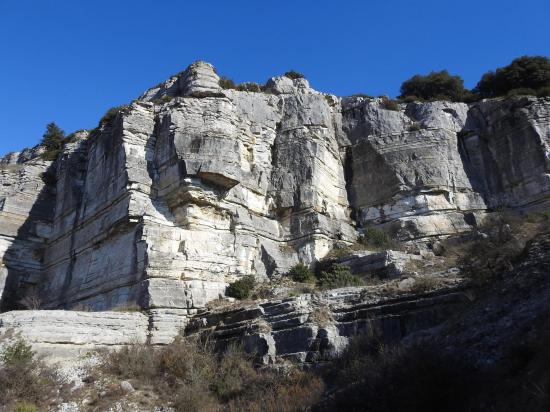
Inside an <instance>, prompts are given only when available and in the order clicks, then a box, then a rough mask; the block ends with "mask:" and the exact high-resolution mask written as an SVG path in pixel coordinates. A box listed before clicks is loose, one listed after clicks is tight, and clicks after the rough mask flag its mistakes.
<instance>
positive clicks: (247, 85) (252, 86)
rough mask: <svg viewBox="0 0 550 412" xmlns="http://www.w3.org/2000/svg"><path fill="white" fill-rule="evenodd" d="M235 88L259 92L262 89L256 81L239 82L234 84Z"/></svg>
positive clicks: (242, 90)
mask: <svg viewBox="0 0 550 412" xmlns="http://www.w3.org/2000/svg"><path fill="white" fill-rule="evenodd" d="M235 89H236V90H239V91H241V92H255V93H260V92H261V91H262V86H260V85H259V84H258V83H254V82H245V83H241V84H239V85H238V86H236V87H235Z"/></svg>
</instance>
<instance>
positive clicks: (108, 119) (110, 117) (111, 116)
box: [99, 105, 128, 125]
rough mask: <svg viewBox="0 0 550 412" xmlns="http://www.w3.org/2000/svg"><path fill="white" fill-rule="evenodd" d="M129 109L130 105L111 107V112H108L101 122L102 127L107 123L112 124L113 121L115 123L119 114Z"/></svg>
mask: <svg viewBox="0 0 550 412" xmlns="http://www.w3.org/2000/svg"><path fill="white" fill-rule="evenodd" d="M127 107H128V105H122V106H115V107H111V108H110V109H109V110H107V112H105V114H104V115H103V117H102V118H101V120H100V121H99V124H100V125H105V124H107V123H110V122H111V121H113V120H114V119H115V118H116V117H117V116H118V114H119V113H120V112H121V111H122V110H123V109H126V108H127Z"/></svg>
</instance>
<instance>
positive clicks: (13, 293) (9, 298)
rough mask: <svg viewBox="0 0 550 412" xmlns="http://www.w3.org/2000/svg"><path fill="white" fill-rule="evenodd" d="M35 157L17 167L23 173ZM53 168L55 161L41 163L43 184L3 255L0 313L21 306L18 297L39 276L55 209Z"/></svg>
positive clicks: (35, 283) (30, 288)
mask: <svg viewBox="0 0 550 412" xmlns="http://www.w3.org/2000/svg"><path fill="white" fill-rule="evenodd" d="M35 159H36V158H35ZM35 159H34V160H30V161H27V162H25V163H23V164H21V166H22V169H21V170H22V171H23V172H24V170H25V168H26V167H32V166H33V161H35ZM35 167H38V166H35ZM56 170H57V161H56V162H53V163H51V164H50V165H49V166H45V167H44V171H43V172H42V173H41V174H40V175H39V177H38V178H39V179H41V180H42V182H44V186H42V188H41V189H40V192H39V193H38V194H37V196H36V199H35V201H34V203H33V204H32V206H31V207H30V209H29V210H28V216H27V218H26V219H25V221H24V222H23V224H22V225H21V226H20V227H19V228H18V229H17V234H16V235H15V237H14V238H13V241H12V243H11V245H10V246H9V247H8V249H7V250H6V253H5V255H4V265H5V266H6V269H7V278H6V283H5V288H4V291H3V294H2V296H0V311H2V312H5V311H9V310H15V309H25V307H23V306H22V304H21V303H20V300H21V299H22V298H23V297H25V295H26V294H27V293H29V292H30V291H31V290H32V289H33V288H34V287H35V286H37V285H38V283H39V282H40V280H41V278H42V276H43V271H42V265H43V261H44V251H45V247H46V242H47V236H48V235H49V232H50V230H51V225H52V222H53V217H54V210H55V190H56V188H55V183H56ZM20 177H21V174H20ZM29 190H30V189H29ZM25 195H26V194H25V193H24V192H18V193H16V194H15V195H14V196H21V197H22V198H24V197H25ZM32 195H34V194H32ZM27 196H28V194H27Z"/></svg>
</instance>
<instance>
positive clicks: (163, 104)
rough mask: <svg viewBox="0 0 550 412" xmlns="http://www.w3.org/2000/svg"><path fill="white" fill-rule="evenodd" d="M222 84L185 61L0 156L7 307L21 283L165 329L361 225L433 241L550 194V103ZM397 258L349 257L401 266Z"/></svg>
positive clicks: (50, 300)
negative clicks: (78, 124) (117, 101)
mask: <svg viewBox="0 0 550 412" xmlns="http://www.w3.org/2000/svg"><path fill="white" fill-rule="evenodd" d="M218 81H219V78H218V76H217V74H216V72H215V70H214V68H213V67H212V66H211V65H209V64H207V63H204V62H196V63H194V64H192V65H191V66H190V67H189V68H187V69H186V70H185V71H183V72H182V73H179V74H178V75H176V76H173V77H172V78H170V79H169V80H167V81H166V82H164V83H162V84H161V85H159V86H157V87H155V88H153V89H150V90H148V91H147V92H145V93H144V94H143V95H142V96H141V98H139V99H138V100H136V101H134V102H133V103H132V104H130V105H129V106H128V107H126V108H124V109H122V110H120V112H119V113H118V114H117V115H116V116H114V117H113V118H112V119H110V120H109V121H105V122H103V123H102V124H101V125H100V127H99V128H98V129H97V130H95V131H94V132H93V133H92V135H90V136H88V133H86V132H83V133H77V134H76V136H75V137H74V138H73V139H72V140H71V142H68V143H67V145H66V146H65V148H64V151H63V153H62V155H61V157H60V158H59V159H58V160H57V161H56V162H54V163H51V162H46V161H44V160H42V159H41V158H40V154H42V153H43V152H44V148H43V147H40V146H38V147H37V148H35V149H32V150H25V151H22V152H21V153H15V154H11V155H8V156H6V157H4V158H2V159H1V160H0V172H1V174H0V183H1V185H0V257H1V259H2V260H1V264H0V293H1V294H2V302H3V303H2V305H3V308H4V309H13V308H16V307H17V300H18V299H19V298H20V297H21V296H22V295H23V294H24V289H30V288H31V287H32V286H36V288H37V289H38V291H39V292H40V297H41V300H42V305H43V307H45V308H73V307H88V308H89V309H92V310H107V309H111V308H115V307H121V306H122V307H124V306H127V305H132V304H133V305H138V306H140V307H142V308H145V309H149V310H150V311H151V312H150V313H151V314H152V315H151V321H152V323H153V324H158V327H155V326H153V328H152V330H153V331H154V333H152V339H154V340H155V339H157V340H158V341H159V342H166V340H167V339H169V336H172V334H173V331H174V330H176V329H178V328H180V327H182V326H184V325H185V324H186V322H187V316H188V315H189V314H190V313H191V312H193V311H196V310H197V309H202V308H204V307H205V305H206V303H207V302H209V301H211V300H215V299H218V298H220V297H223V295H224V293H225V289H226V287H227V285H228V284H229V283H231V282H233V281H234V280H236V279H238V278H239V277H241V276H243V275H248V274H252V275H254V276H256V277H258V278H266V277H273V276H277V275H280V274H283V273H286V272H287V271H288V270H289V269H290V267H292V266H293V265H294V264H296V263H298V262H305V263H307V264H310V263H315V262H316V261H318V260H320V259H321V258H323V257H324V256H326V255H327V253H328V252H330V250H331V249H333V248H334V246H335V245H349V244H351V243H353V242H355V241H356V239H357V237H358V233H359V232H360V231H361V229H363V228H364V227H365V226H366V225H372V224H374V225H380V227H382V228H383V229H384V230H388V231H393V232H395V233H396V234H397V236H398V237H399V238H400V239H402V240H407V241H419V242H418V243H420V242H431V243H433V240H431V239H430V238H438V237H441V236H446V235H449V234H454V233H460V232H466V231H469V230H471V229H472V228H473V227H475V226H476V225H477V224H478V223H479V222H480V221H482V219H483V217H484V215H485V214H486V213H487V210H488V209H489V208H496V207H498V206H512V207H531V206H534V205H541V204H543V203H544V202H545V201H546V200H547V198H548V194H549V193H550V186H549V184H548V176H550V172H549V164H548V153H549V146H550V142H549V139H550V132H549V130H550V127H549V121H548V119H549V115H548V111H549V110H550V109H549V107H550V101H549V100H548V99H545V98H529V97H522V98H511V99H494V100H490V101H482V102H478V103H474V104H471V105H467V104H464V103H450V102H426V103H418V102H417V103H408V104H404V103H401V104H397V105H393V106H391V105H388V103H387V102H386V101H385V99H369V98H362V97H351V98H344V99H340V98H337V97H336V96H331V95H325V94H322V93H319V92H317V91H315V90H314V89H312V88H311V87H309V84H308V82H307V81H306V80H305V79H295V80H292V79H289V78H287V77H285V76H282V77H274V78H272V79H271V80H270V81H268V84H267V89H268V90H269V91H270V93H260V92H244V91H237V90H221V89H220V87H219V85H218ZM389 109H392V110H389ZM393 109H395V110H393ZM352 216H353V218H354V219H355V222H354V221H353V220H352ZM356 229H359V230H356ZM434 240H435V239H434ZM421 250H422V249H421ZM434 250H435V249H434ZM388 253H389V252H388ZM396 256H397V255H395V254H394V255H392V256H391V257H390V256H389V254H386V255H384V256H383V255H380V256H375V255H372V256H371V257H367V256H366V255H365V256H362V257H357V256H356V257H355V258H354V259H355V260H354V261H350V262H349V263H350V264H351V265H352V266H353V265H355V264H357V265H358V266H361V267H362V268H358V269H357V270H364V271H376V270H384V271H386V272H387V273H386V275H389V276H397V275H399V274H400V273H401V272H402V267H401V266H400V265H401V263H399V262H401V261H403V259H401V258H402V256H401V257H399V256H397V257H396ZM371 258H372V259H374V260H373V262H375V261H376V262H378V263H373V262H370V263H368V262H366V260H368V259H371ZM396 259H397V260H396ZM353 262H356V263H353ZM369 265H370V266H369ZM372 265H374V266H372ZM377 265H378V266H377ZM354 271H355V269H354ZM5 285H7V286H5ZM165 320H166V322H165ZM277 322H280V324H281V325H282V324H288V325H290V324H292V323H293V322H294V323H296V322H297V323H300V322H302V318H301V317H299V316H298V317H294V318H292V319H284V320H279V321H277ZM161 325H162V326H161ZM165 328H166V330H168V329H169V330H170V331H169V332H167V333H166V334H164V330H165ZM311 333H312V334H313V331H311ZM316 333H317V332H316ZM300 356H301V355H300Z"/></svg>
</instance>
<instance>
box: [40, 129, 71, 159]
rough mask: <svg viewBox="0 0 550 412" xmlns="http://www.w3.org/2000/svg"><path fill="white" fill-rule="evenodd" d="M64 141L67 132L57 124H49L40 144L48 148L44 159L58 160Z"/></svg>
mask: <svg viewBox="0 0 550 412" xmlns="http://www.w3.org/2000/svg"><path fill="white" fill-rule="evenodd" d="M64 140H65V132H64V131H63V130H61V128H59V126H58V125H56V124H55V122H51V123H49V124H48V125H47V126H46V133H44V135H43V136H42V141H41V142H40V143H41V144H42V145H43V146H45V148H46V151H45V152H44V154H43V155H42V157H43V158H44V159H45V160H56V159H57V157H58V156H59V153H61V150H62V149H63V143H64Z"/></svg>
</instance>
